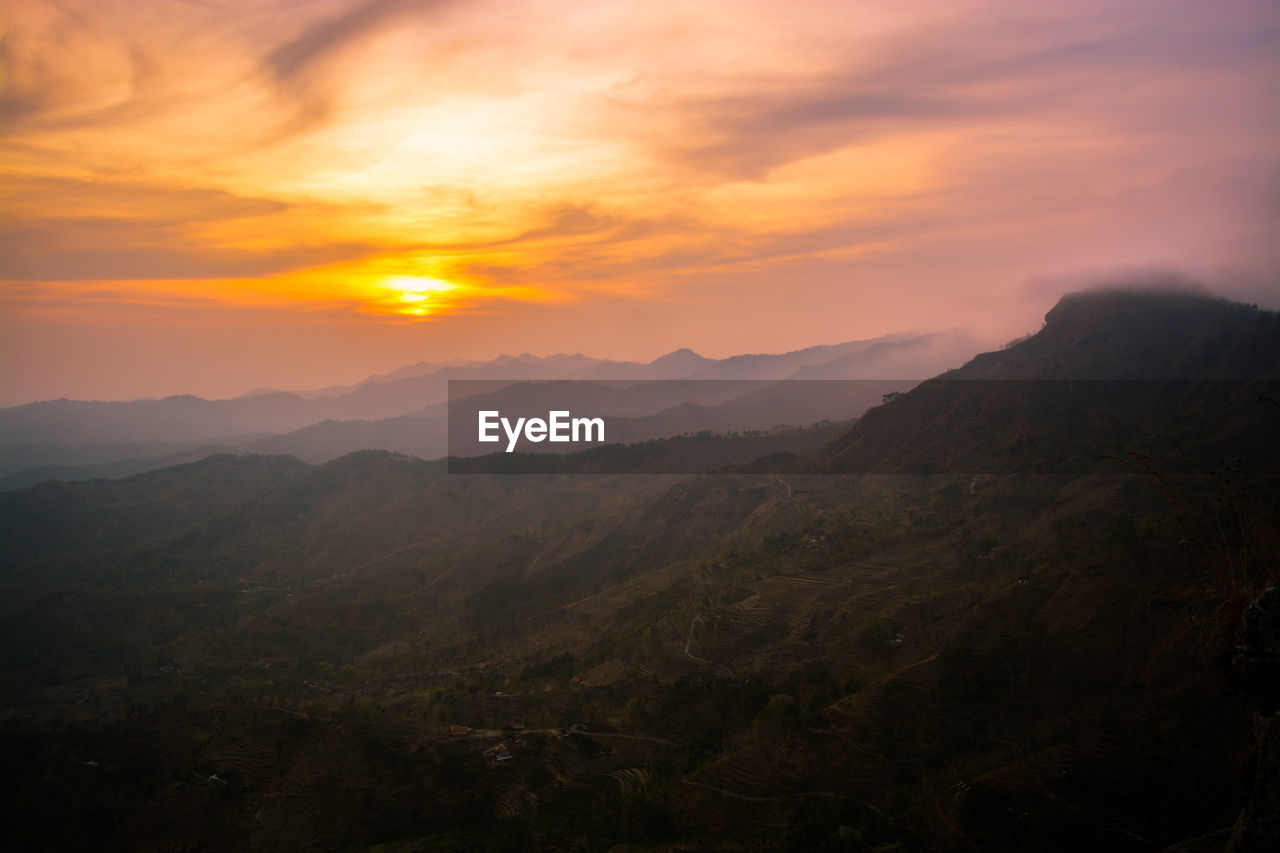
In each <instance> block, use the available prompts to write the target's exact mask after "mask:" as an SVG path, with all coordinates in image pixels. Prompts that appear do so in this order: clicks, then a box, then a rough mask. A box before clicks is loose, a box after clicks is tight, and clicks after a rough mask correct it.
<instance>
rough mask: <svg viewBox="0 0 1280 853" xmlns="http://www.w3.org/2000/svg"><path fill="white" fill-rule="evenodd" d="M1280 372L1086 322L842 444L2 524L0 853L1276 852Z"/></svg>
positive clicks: (937, 385) (37, 493) (1116, 301)
mask: <svg viewBox="0 0 1280 853" xmlns="http://www.w3.org/2000/svg"><path fill="white" fill-rule="evenodd" d="M882 343H893V342H882ZM859 351H860V352H865V351H867V348H864V349H862V350H859ZM853 354H855V353H854V352H845V353H843V354H840V355H837V356H836V357H837V358H844V357H848V356H850V355H853ZM680 360H681V361H682V362H687V363H692V361H693V360H692V359H689V358H688V357H687V356H683V355H682V356H681V357H680ZM788 366H789V367H790V366H792V365H791V364H788ZM703 367H705V366H703ZM1278 368H1280V315H1277V314H1274V313H1270V312H1265V311H1259V310H1257V309H1255V308H1252V307H1249V306H1243V305H1237V304H1233V303H1227V302H1224V301H1222V300H1216V299H1212V298H1208V297H1204V296H1199V295H1194V294H1185V293H1163V292H1161V293H1154V292H1137V291H1132V290H1129V291H1119V292H1092V293H1082V294H1076V295H1072V296H1070V297H1067V298H1064V300H1063V301H1062V302H1061V303H1060V304H1059V305H1058V306H1057V307H1056V308H1055V309H1054V310H1053V311H1051V312H1050V313H1049V315H1048V317H1047V318H1046V324H1045V327H1044V328H1043V329H1041V330H1040V331H1039V332H1037V333H1036V334H1035V335H1033V336H1031V337H1030V338H1028V339H1026V340H1023V341H1021V342H1019V343H1016V344H1014V345H1012V346H1010V347H1008V348H1006V349H1004V350H1001V351H999V352H993V353H987V354H984V355H981V356H978V357H976V358H974V359H972V360H970V361H968V362H967V363H966V364H964V365H963V366H960V367H958V368H957V369H955V370H953V371H949V372H947V373H944V374H942V375H939V376H937V377H935V378H933V379H930V380H928V381H925V382H922V383H914V382H913V383H910V384H909V386H908V387H906V388H905V389H904V390H903V391H901V392H898V393H897V394H896V395H893V394H889V395H887V397H882V399H881V400H880V401H879V402H878V404H875V405H872V403H874V402H877V401H866V402H867V405H869V408H868V409H867V410H866V413H865V414H863V415H862V416H861V417H860V418H858V419H857V421H856V422H855V423H853V424H851V425H834V424H833V425H828V426H826V427H823V428H821V429H819V430H814V431H793V432H780V433H778V434H777V435H775V436H764V437H752V438H746V437H741V436H739V437H733V436H728V435H713V434H704V435H701V436H682V437H676V438H668V439H662V440H658V441H654V442H648V443H643V444H636V445H630V446H616V447H609V448H598V449H595V450H592V451H588V452H586V453H582V454H574V455H571V456H564V457H541V458H539V457H537V456H528V455H525V456H520V455H518V454H517V455H514V456H520V458H519V459H514V458H512V457H506V456H505V455H502V454H499V455H496V456H495V457H491V458H490V460H491V461H492V460H496V461H498V462H500V463H502V464H505V465H508V466H509V467H508V468H506V469H493V468H485V467H484V465H485V464H487V463H486V460H485V459H475V460H468V461H467V463H468V464H474V465H475V466H477V467H476V468H475V470H478V471H483V470H509V471H513V472H514V471H524V472H526V474H527V472H531V471H539V470H541V471H555V472H560V473H556V474H550V473H548V474H543V475H541V476H527V475H525V476H504V475H500V474H492V473H490V474H485V473H454V474H450V473H447V472H448V470H449V469H448V467H447V465H446V463H445V462H444V461H434V462H428V461H423V460H421V459H414V458H411V457H407V456H400V455H396V454H391V453H387V452H362V453H355V454H351V455H348V456H344V457H342V458H340V459H336V460H333V461H329V462H326V463H324V464H320V465H308V464H304V463H303V462H300V461H298V460H296V459H291V458H288V457H280V456H225V455H224V456H216V457H212V458H209V459H204V460H201V461H199V462H195V463H192V464H187V465H180V466H176V467H171V468H166V469H163V470H159V471H153V472H150V473H145V474H140V475H137V476H134V477H129V478H124V479H120V480H111V481H97V482H87V483H45V484H42V485H39V486H36V487H33V488H28V489H23V490H20V491H14V492H11V493H8V494H4V495H0V638H2V640H0V651H2V654H0V678H2V679H3V684H4V685H5V696H6V704H5V709H4V714H3V717H2V718H0V721H2V722H3V726H2V727H0V734H2V735H3V737H0V749H3V753H2V755H3V758H4V762H3V763H2V764H0V767H3V773H4V774H5V778H6V787H7V788H8V789H9V790H11V791H13V792H14V793H13V795H12V797H11V803H12V804H13V807H12V808H11V809H10V811H9V812H8V813H7V820H6V821H5V822H4V824H3V830H2V832H3V833H4V835H3V836H0V837H3V838H6V839H7V840H8V842H9V843H10V844H11V845H13V846H15V847H19V848H20V847H22V846H24V845H26V844H27V843H28V842H32V841H33V840H34V839H41V840H43V841H45V842H48V841H49V840H54V841H56V842H58V843H59V845H60V846H62V847H73V846H74V844H75V843H77V839H80V838H84V837H89V834H90V833H92V834H93V837H94V838H95V840H96V841H95V843H97V844H98V845H99V846H100V847H101V848H102V849H111V850H114V849H138V848H143V847H147V846H153V847H154V846H162V845H168V846H169V847H181V846H183V845H185V846H186V847H197V846H199V845H200V844H204V843H207V840H208V839H209V838H216V839H217V840H218V843H219V844H220V845H221V846H225V847H228V848H235V849H261V850H270V849H284V848H289V847H291V846H296V839H298V838H301V837H305V838H309V839H314V843H313V845H312V846H314V847H316V848H317V849H352V848H355V849H366V848H369V847H372V846H374V845H387V847H388V848H389V849H390V848H393V847H394V848H396V849H405V850H411V849H439V848H448V849H464V850H483V849H531V850H554V849H566V848H568V847H571V846H573V845H579V846H591V845H594V846H595V847H599V848H601V849H610V848H612V847H615V846H616V845H642V846H643V845H647V846H648V847H650V848H654V849H670V850H676V849H691V848H692V849H707V850H741V849H747V848H751V849H780V850H786V849H792V850H823V849H828V850H836V849H853V850H863V851H870V850H876V849H880V850H883V849H899V850H910V851H923V850H974V849H981V850H987V849H999V850H1015V851H1032V850H1036V851H1064V853H1065V851H1075V850H1079V849H1082V848H1097V849H1114V850H1134V851H1163V850H1175V849H1177V850H1192V849H1194V850H1205V851H1208V850H1214V851H1228V850H1230V851H1248V850H1263V849H1267V844H1268V843H1269V842H1268V838H1269V837H1271V838H1273V836H1270V833H1269V828H1270V827H1272V826H1274V823H1273V821H1274V820H1275V818H1276V814H1277V812H1276V804H1275V801H1274V798H1273V797H1271V796H1270V795H1269V793H1268V792H1269V791H1273V790H1274V787H1273V786H1274V782H1275V780H1276V779H1277V778H1280V765H1278V764H1277V762H1276V761H1275V756H1276V755H1277V754H1280V753H1277V752H1276V751H1275V749H1274V747H1275V744H1276V741H1275V736H1276V731H1277V730H1276V725H1275V724H1276V717H1275V712H1274V707H1272V706H1270V705H1268V704H1267V703H1266V701H1265V700H1264V699H1262V698H1259V697H1262V696H1263V694H1264V693H1265V690H1263V692H1262V693H1260V692H1259V690H1261V689H1262V688H1260V687H1259V685H1265V684H1266V683H1268V677H1267V676H1266V673H1274V672H1277V671H1280V654H1277V652H1276V649H1280V643H1277V641H1276V637H1275V633H1274V621H1271V622H1269V621H1267V620H1268V619H1272V618H1273V617H1271V616H1268V614H1271V613H1274V611H1273V610H1270V609H1268V608H1270V607H1271V605H1270V604H1268V603H1267V602H1268V601H1269V599H1266V598H1265V593H1264V590H1266V589H1267V588H1268V586H1270V585H1273V584H1275V583H1276V582H1277V581H1278V580H1280V564H1277V557H1276V555H1277V554H1280V509H1278V507H1277V504H1276V502H1275V500H1274V496H1275V493H1276V485H1277V482H1280V477H1278V476H1277V475H1280V449H1278V448H1280V409H1278V408H1277V405H1276V402H1275V401H1276V400H1277V399H1280V391H1277V387H1276V386H1277V384H1278V382H1280V375H1278V374H1277V369H1278ZM700 369H701V368H700ZM733 369H734V370H739V369H740V368H738V367H735V368H733ZM793 372H794V371H793ZM801 384H802V383H801ZM829 387H840V386H839V385H834V386H829ZM787 388H788V384H787V383H782V384H776V385H775V384H764V385H761V386H759V387H757V388H755V389H753V390H752V391H750V392H748V393H747V394H745V395H737V396H730V397H728V398H727V399H724V400H721V401H718V402H716V401H707V402H708V403H709V404H708V405H704V406H699V405H696V404H689V403H686V404H681V405H680V406H677V407H675V410H676V411H684V410H686V409H689V408H705V409H708V410H720V411H721V413H722V414H723V413H724V412H725V411H732V408H733V407H734V406H743V407H746V408H750V407H751V406H752V405H754V401H753V398H752V394H762V395H764V396H765V397H769V396H770V395H776V394H781V393H784V392H785V390H786V389H787ZM573 390H574V391H575V393H580V394H583V395H595V396H594V397H593V398H592V399H598V400H601V401H603V400H604V399H605V397H606V395H615V399H614V403H615V405H617V406H619V407H622V406H635V405H638V404H637V400H638V399H639V398H636V397H630V398H629V397H628V396H627V394H626V393H624V390H625V389H619V388H616V387H611V386H604V385H600V384H597V383H594V382H593V383H586V384H583V385H576V384H575V385H574V386H573ZM517 391H518V392H519V393H523V394H530V393H532V392H531V391H530V390H529V389H528V388H521V387H520V386H517V387H515V388H513V389H512V390H511V393H516V392H517ZM493 393H497V394H502V393H503V391H501V390H499V391H496V392H493ZM537 399H538V398H537V397H536V396H535V397H530V398H529V400H530V401H531V402H536V401H537ZM583 399H584V401H585V400H586V399H587V396H584V398H583ZM805 399H806V400H808V399H810V398H805ZM666 402H669V401H667V400H661V399H657V397H656V396H655V397H654V398H651V399H650V400H649V401H648V404H649V405H651V406H662V405H664V404H665V403H666ZM768 405H769V406H777V405H780V404H779V403H778V402H777V401H776V400H773V401H772V402H769V403H768ZM723 407H728V408H727V409H725V408H723ZM639 411H641V409H638V408H637V409H634V410H633V414H636V413H637V412H639ZM670 411H671V410H669V409H662V408H660V409H659V410H658V411H656V412H652V413H651V414H648V415H637V417H638V418H639V419H643V418H645V417H656V416H663V413H664V412H667V413H669V412H670ZM322 426H323V425H317V428H319V427H322ZM823 430H826V432H824V431H823ZM815 439H817V441H815ZM766 440H767V441H771V442H774V443H773V444H770V445H768V446H765V445H763V444H751V443H750V442H758V441H766ZM752 453H763V454H768V455H769V456H781V457H785V458H786V459H788V460H789V465H790V467H788V468H786V471H787V473H781V474H779V473H773V474H767V475H766V474H752V473H750V472H751V471H752V470H753V465H756V463H758V462H760V461H761V460H759V459H755V458H753V456H752V455H751V454H752ZM625 454H631V456H630V457H628V458H629V459H631V461H633V462H636V463H637V464H636V466H635V467H634V468H632V469H631V470H637V471H642V470H644V467H643V465H644V464H647V463H648V462H650V461H651V460H653V459H657V458H662V457H665V458H669V459H670V458H675V459H684V458H687V457H689V456H690V455H692V456H694V457H697V458H701V459H702V460H703V461H704V464H705V466H706V467H704V468H702V469H700V470H704V471H709V470H710V469H712V468H717V469H721V468H723V467H724V466H725V465H732V466H734V468H735V470H737V471H739V472H740V473H736V474H733V473H723V472H722V473H718V474H709V473H708V474H701V475H695V476H621V475H618V474H617V473H613V474H607V473H605V474H601V473H595V474H587V473H584V472H591V471H597V472H598V471H603V470H612V471H614V472H617V471H619V470H622V468H621V467H614V468H612V469H610V468H607V467H599V466H598V465H597V463H599V462H600V461H601V460H607V459H608V458H610V457H611V456H613V457H619V456H621V455H625ZM1068 459H1069V460H1070V461H1069V462H1064V460H1068ZM613 461H615V462H616V461H617V459H616V458H615V459H614V460H613ZM520 466H524V467H520ZM757 470H774V471H775V472H776V471H780V470H783V469H782V467H780V466H777V465H774V466H772V467H771V468H770V467H764V466H761V467H759V468H757ZM570 474H571V475H572V476H568V475H570ZM1268 632H1271V633H1268ZM1233 661H1234V662H1233ZM1242 756H1248V758H1247V759H1242ZM300 803H305V804H306V808H305V809H300V808H299V804H300Z"/></svg>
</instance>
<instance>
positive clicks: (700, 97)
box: [0, 0, 1280, 405]
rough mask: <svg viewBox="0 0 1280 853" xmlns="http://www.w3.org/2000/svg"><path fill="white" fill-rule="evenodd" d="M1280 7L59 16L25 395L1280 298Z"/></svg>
mask: <svg viewBox="0 0 1280 853" xmlns="http://www.w3.org/2000/svg"><path fill="white" fill-rule="evenodd" d="M1278 10H1280V5H1278V4H1277V3H1275V2H1224V3H1214V4H1207V3H1204V2H1198V0H1197V1H1196V2H1186V0H1182V2H1179V0H1169V2H1154V0H1153V1H1152V2H1139V1H1138V0H1134V2H1124V3H1115V2H1100V1H1097V2H1079V3H1070V4H1048V3H1026V2H1015V1H1014V0H1009V2H982V3H969V2H953V0H947V2H934V3H911V4H903V3H894V2H850V0H841V2H792V3H785V4H784V3H778V2H773V0H770V2H749V0H733V2H706V3H690V2H679V3H675V2H672V3H667V2H645V3H606V2H583V0H529V1H528V2H524V1H523V0H502V2H444V1H443V0H419V2H415V1H414V0H372V1H371V2H369V1H368V0H367V1H366V2H351V0H308V2H296V0H293V2H280V0H276V2H272V1H271V0H255V2H247V0H245V2H240V1H239V0H221V2H216V0H215V2H200V3H197V2H189V3H180V2H170V0H166V2H159V0H156V1H155V2H124V1H123V0H115V1H114V2H112V0H93V2H90V1H89V0H84V2H56V3H55V2H33V0H16V1H15V0H10V2H8V3H7V4H6V7H5V9H4V10H3V11H0V15H2V16H3V18H2V19H0V26H2V27H3V36H2V41H0V63H2V65H0V73H2V75H3V76H2V77H0V87H2V88H0V133H2V134H3V141H2V142H0V169H2V170H3V177H4V186H3V190H0V192H2V193H3V194H2V195H0V214H2V216H3V228H2V230H0V278H2V279H3V283H2V284H0V359H3V360H2V361H0V371H2V372H0V405H12V404H15V403H19V402H25V401H28V400H34V399H44V398H49V397H55V396H70V397H79V398H97V399H123V398H131V397H138V396H158V395H163V394H171V393H183V392H191V393H196V394H200V395H203V396H229V395H234V394H237V393H240V392H243V391H246V390H249V389H251V388H255V387H264V386H272V387H283V388H299V389H300V388H308V387H318V386H323V385H328V384H333V383H337V382H353V381H357V380H359V379H361V378H363V377H365V376H367V375H369V374H371V373H378V372H384V371H386V370H389V369H392V368H394V367H397V366H399V365H401V364H406V363H412V362H417V361H420V360H424V359H431V360H443V359H447V358H450V357H454V356H464V357H479V358H489V357H492V356H494V355H497V354H498V353H501V352H511V353H518V352H524V351H531V352H534V353H538V354H550V353H553V352H558V351H567V352H575V351H582V352H586V353H588V354H591V355H598V356H609V357H616V358H636V359H644V360H648V359H650V358H653V357H655V356H657V355H660V354H662V353H663V352H665V351H668V350H670V349H673V348H676V347H679V346H690V347H693V348H695V349H697V350H699V351H701V352H703V353H704V354H708V355H715V356H722V355H728V354H732V353H736V352H749V351H778V350H785V349H794V348H798V347H802V346H808V345H812V344H818V343H832V342H837V341H843V340H848V339H853V338H859V337H867V336H872V335H877V334H882V333H886V332H897V331H908V330H919V331H927V330H934V329H943V328H955V327H965V328H968V329H971V330H972V331H974V332H975V333H977V334H979V335H983V336H987V337H989V338H991V339H992V340H1003V339H1005V338H1008V337H1012V336H1014V335H1017V334H1020V333H1021V332H1024V331H1027V330H1030V329H1032V328H1034V327H1035V326H1036V324H1037V323H1038V321H1039V318H1040V316H1041V315H1042V314H1043V313H1044V311H1045V310H1047V308H1048V307H1050V306H1051V305H1052V303H1053V301H1054V300H1055V299H1056V297H1057V296H1058V295H1059V294H1060V293H1061V292H1063V290H1067V289H1072V288H1074V287H1077V286H1079V285H1080V284H1082V283H1087V282H1088V281H1090V280H1093V279H1095V278H1096V277H1098V276H1105V275H1107V274H1110V273H1112V272H1113V271H1116V270H1126V269H1134V268H1166V269H1177V270H1180V271H1184V272H1186V273H1187V274H1190V275H1194V276H1198V277H1201V278H1204V279H1205V280H1207V281H1209V282H1210V283H1211V284H1212V285H1213V286H1215V287H1216V288H1218V289H1219V290H1221V291H1222V292H1225V293H1228V294H1230V295H1233V296H1237V297H1240V298H1245V299H1249V300H1251V301H1258V302H1263V303H1264V304H1270V305H1272V306H1273V307H1280V306H1276V305H1275V303H1276V301H1277V297H1276V293H1277V291H1278V290H1280V288H1278V287H1277V284H1276V272H1277V270H1278V269H1280V251H1278V250H1277V241H1276V240H1275V236H1276V234H1277V233H1280V229H1278V228H1277V226H1278V225H1280V216H1278V215H1277V214H1278V211H1277V200H1278V199H1280V193H1278V192H1277V190H1278V189H1280V181H1278V180H1277V177H1278V170H1277V157H1276V153H1275V152H1276V151H1277V150H1280V146H1278V145H1277V143H1278V142H1280V59H1278V57H1280V11H1278Z"/></svg>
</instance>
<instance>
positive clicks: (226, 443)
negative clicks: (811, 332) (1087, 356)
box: [0, 336, 977, 486]
mask: <svg viewBox="0 0 1280 853" xmlns="http://www.w3.org/2000/svg"><path fill="white" fill-rule="evenodd" d="M952 339H954V344H955V346H953V347H952V350H951V352H950V355H951V361H950V362H948V364H947V366H951V365H954V364H958V363H960V362H961V361H962V360H963V358H964V357H965V356H967V355H969V354H972V352H973V351H975V350H976V348H977V347H976V344H974V343H973V342H971V341H968V340H967V339H963V338H958V337H954V336H953V337H952V338H948V340H952ZM884 340H887V339H876V340H872V341H854V342H851V343H847V344H841V345H837V346H820V347H812V348H809V349H806V350H799V351H796V352H791V353H785V354H781V355H753V356H737V357H732V358H728V359H724V360H720V361H717V360H713V359H707V358H703V357H702V356H699V355H697V354H696V353H694V352H692V351H691V350H687V349H686V350H676V351H674V352H672V353H668V354H667V355H664V356H661V357H659V358H657V359H655V360H653V361H652V362H649V363H648V364H639V363H635V362H618V361H609V360H603V359H596V358H590V357H588V356H584V355H580V354H577V355H564V354H559V355H554V356H550V357H547V358H539V357H536V356H532V355H528V354H525V355H521V356H510V355H502V356H499V357H498V358H496V359H494V360H492V361H488V362H478V361H466V360H453V361H449V362H441V363H429V362H423V363H420V364H418V365H414V366H411V367H406V368H403V369H402V370H398V371H394V372H392V373H391V374H387V375H386V376H381V377H371V378H370V379H368V380H366V381H365V382H362V383H359V384H357V385H354V386H350V387H334V388H327V389H323V390H320V391H313V392H303V393H290V392H280V391H265V390H264V391H260V392H255V393H252V394H250V395H243V396H241V397H237V398H234V399H230V400H203V399H200V398H198V397H194V396H190V395H183V396H175V397H167V398H164V399H162V400H139V401H133V402H100V401H73V400H53V401H47V402H41V403H30V404H27V405H24V406H17V407H14V408H9V409H0V477H3V476H5V475H10V476H9V477H8V478H7V479H6V480H5V482H7V483H9V484H11V486H17V485H23V484H27V483H31V482H35V481H38V478H40V477H43V476H63V477H68V478H76V477H82V478H84V477H94V476H108V475H111V474H120V473H125V472H134V471H141V470H148V469H152V468H156V467H160V466H161V465H163V464H165V462H166V461H174V460H175V456H174V454H176V453H179V452H181V451H184V450H187V449H190V450H192V451H194V450H195V449H197V448H200V447H208V448H209V452H221V451H223V450H226V449H243V450H248V451H253V452H268V453H280V452H283V453H295V454H298V455H300V456H301V457H302V458H305V459H308V460H310V461H315V462H323V461H327V460H329V459H334V458H337V457H338V456H340V455H342V454H343V453H348V452H353V451H356V450H364V449H386V450H393V451H397V452H405V453H413V454H415V455H423V456H432V455H442V454H443V452H444V450H443V448H444V446H445V442H444V439H443V425H441V424H437V425H436V427H435V428H434V432H432V433H431V434H428V435H425V436H423V435H419V434H416V433H415V430H416V428H417V427H418V426H420V424H418V423H417V421H419V420H422V419H430V418H435V417H437V416H438V414H439V409H438V407H439V406H440V404H442V403H443V402H444V401H445V400H446V399H447V397H448V389H449V383H450V382H467V383H471V382H493V381H496V382H499V383H502V382H509V381H538V382H547V381H554V380H598V381H607V380H632V381H638V380H674V379H685V378H697V379H699V380H708V379H716V378H721V379H755V380H758V379H783V378H786V377H787V376H789V375H790V374H791V373H793V372H794V371H795V370H796V369H797V368H800V367H804V366H810V365H820V364H822V363H824V362H826V361H828V360H831V359H838V358H841V357H843V356H847V355H849V354H850V353H854V352H861V351H864V350H867V349H869V348H875V347H876V345H877V344H878V343H883V342H884ZM894 340H897V338H894ZM904 355H905V353H904ZM907 358H908V360H907V361H903V362H902V363H901V364H898V363H895V362H894V360H893V359H892V358H891V357H890V358H882V359H880V360H879V361H878V362H877V365H876V367H877V368H878V369H883V370H885V371H886V373H885V374H883V375H886V376H888V378H891V379H899V378H912V377H915V378H923V377H924V376H925V375H928V373H927V372H921V371H920V370H919V359H918V358H916V360H915V361H914V362H912V361H911V360H910V359H912V358H915V356H907ZM863 372H864V373H867V372H871V371H870V370H869V369H868V370H864V371H863ZM828 374H829V375H824V376H823V377H821V378H862V376H861V375H859V376H856V377H855V376H853V375H851V371H849V370H847V369H839V368H833V369H832V370H830V371H828ZM812 378H819V377H812ZM872 378H880V377H872ZM488 390H493V389H488ZM680 402H694V400H693V399H691V398H689V397H688V396H687V395H686V397H685V398H684V399H680V400H675V399H672V400H671V401H670V405H676V404H677V403H680ZM433 407H437V408H435V409H433ZM654 411H655V410H646V411H645V412H636V413H634V414H637V415H648V414H652V413H653V412H654ZM620 414H621V413H620ZM406 419H411V420H406ZM800 422H801V423H803V422H804V421H800ZM704 428H710V426H709V425H708V426H707V427H704ZM645 437H656V436H649V435H646V436H645ZM90 448H92V450H90ZM113 448H114V450H113Z"/></svg>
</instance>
